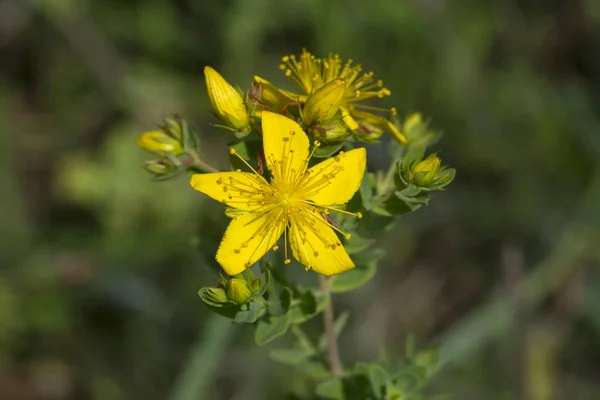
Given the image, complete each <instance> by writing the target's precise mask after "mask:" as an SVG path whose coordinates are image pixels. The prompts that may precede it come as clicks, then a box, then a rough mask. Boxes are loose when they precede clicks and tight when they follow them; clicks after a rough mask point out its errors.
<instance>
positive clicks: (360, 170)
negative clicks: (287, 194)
mask: <svg viewBox="0 0 600 400" xmlns="http://www.w3.org/2000/svg"><path fill="white" fill-rule="evenodd" d="M366 163H367V152H366V150H365V149H364V148H359V149H354V150H350V151H349V152H347V153H340V154H338V155H337V156H335V157H332V158H330V159H329V160H327V161H323V162H322V163H319V164H317V165H315V166H314V167H312V168H310V169H309V170H308V178H306V180H305V181H304V182H302V186H301V187H300V189H299V191H301V192H302V193H303V194H304V196H305V199H307V200H311V201H313V202H315V203H316V204H318V205H321V206H328V205H334V204H344V203H347V202H348V201H349V200H350V199H351V198H352V196H354V193H356V191H357V190H358V188H359V187H360V182H361V181H362V178H363V175H364V173H365V166H366Z"/></svg>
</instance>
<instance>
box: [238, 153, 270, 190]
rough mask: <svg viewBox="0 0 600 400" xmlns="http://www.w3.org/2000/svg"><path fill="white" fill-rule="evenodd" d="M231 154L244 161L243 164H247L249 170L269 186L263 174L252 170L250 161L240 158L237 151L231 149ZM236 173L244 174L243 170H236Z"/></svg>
mask: <svg viewBox="0 0 600 400" xmlns="http://www.w3.org/2000/svg"><path fill="white" fill-rule="evenodd" d="M229 154H231V155H232V156H236V157H237V158H239V159H240V160H242V162H243V163H244V164H246V166H247V167H248V168H250V169H251V170H252V172H254V174H256V176H259V177H260V178H261V180H262V181H263V182H264V183H266V184H267V185H268V184H269V182H267V180H266V179H265V178H264V177H263V176H262V175H261V174H259V173H258V172H256V170H255V169H254V168H252V165H250V164H249V163H248V161H246V160H245V159H244V157H242V156H240V155H239V154H238V153H237V151H235V149H229ZM235 172H242V170H241V169H236V170H235Z"/></svg>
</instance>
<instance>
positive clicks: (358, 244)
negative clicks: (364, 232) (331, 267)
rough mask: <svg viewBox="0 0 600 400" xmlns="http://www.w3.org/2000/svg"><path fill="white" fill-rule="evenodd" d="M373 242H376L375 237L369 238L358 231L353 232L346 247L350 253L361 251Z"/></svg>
mask: <svg viewBox="0 0 600 400" xmlns="http://www.w3.org/2000/svg"><path fill="white" fill-rule="evenodd" d="M373 243H375V239H367V238H364V237H362V236H360V235H359V234H357V233H353V234H352V237H351V238H350V239H349V240H347V241H346V243H345V245H344V248H345V249H346V252H347V253H348V254H354V253H360V252H361V251H363V250H366V249H367V248H368V247H369V246H371V245H372V244H373Z"/></svg>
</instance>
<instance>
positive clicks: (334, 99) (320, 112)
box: [302, 78, 346, 126]
mask: <svg viewBox="0 0 600 400" xmlns="http://www.w3.org/2000/svg"><path fill="white" fill-rule="evenodd" d="M345 97H346V82H345V81H344V80H343V79H342V78H338V79H334V80H333V81H331V82H328V83H326V84H325V85H323V86H321V87H320V88H319V89H317V90H316V91H315V92H314V93H313V94H311V95H310V96H308V99H306V103H305V104H304V108H303V109H302V122H303V123H304V125H306V126H308V125H311V124H312V123H313V122H324V121H328V120H330V119H332V118H333V117H334V116H335V114H336V113H337V112H338V111H339V109H340V106H341V105H342V103H343V102H344V99H345Z"/></svg>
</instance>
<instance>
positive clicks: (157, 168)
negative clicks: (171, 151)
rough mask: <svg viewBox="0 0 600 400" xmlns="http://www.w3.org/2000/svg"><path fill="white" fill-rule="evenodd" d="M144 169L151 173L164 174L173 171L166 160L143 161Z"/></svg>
mask: <svg viewBox="0 0 600 400" xmlns="http://www.w3.org/2000/svg"><path fill="white" fill-rule="evenodd" d="M144 168H145V169H146V171H148V172H151V173H153V174H154V175H165V174H168V173H170V172H173V165H171V164H170V163H169V162H168V161H167V160H149V161H146V162H145V163H144Z"/></svg>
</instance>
